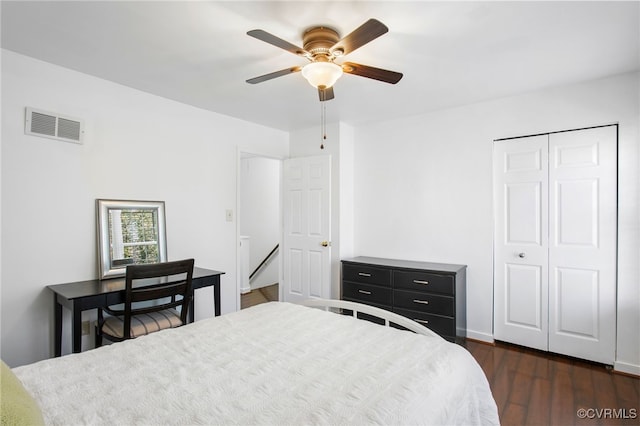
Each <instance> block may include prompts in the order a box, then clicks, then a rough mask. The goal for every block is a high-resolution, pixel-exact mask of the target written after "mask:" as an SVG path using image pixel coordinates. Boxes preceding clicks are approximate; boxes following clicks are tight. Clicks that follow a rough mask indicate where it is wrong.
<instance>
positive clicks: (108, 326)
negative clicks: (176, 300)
mask: <svg viewBox="0 0 640 426" xmlns="http://www.w3.org/2000/svg"><path fill="white" fill-rule="evenodd" d="M181 325H182V321H181V320H180V313H179V312H178V311H176V310H175V309H165V310H163V311H157V312H150V313H148V314H138V315H134V316H132V317H131V338H136V337H140V336H144V335H145V334H149V333H153V332H155V331H160V330H164V329H166V328H175V327H180V326H181ZM102 333H104V334H108V335H110V336H113V337H117V338H119V339H122V338H124V317H122V316H118V317H109V318H107V319H105V321H104V324H103V325H102Z"/></svg>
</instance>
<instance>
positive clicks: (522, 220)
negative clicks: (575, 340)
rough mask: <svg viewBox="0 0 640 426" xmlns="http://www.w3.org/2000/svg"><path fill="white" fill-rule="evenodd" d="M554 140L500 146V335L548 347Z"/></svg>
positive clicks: (497, 288)
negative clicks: (549, 164) (550, 170)
mask: <svg viewBox="0 0 640 426" xmlns="http://www.w3.org/2000/svg"><path fill="white" fill-rule="evenodd" d="M547 147H548V136H547V135H543V136H532V137H528V138H519V139H516V140H509V141H497V142H495V144H494V185H495V190H494V204H495V207H494V210H495V216H496V224H495V242H494V258H495V268H494V273H495V284H494V310H495V313H494V335H495V338H496V339H498V340H504V341H507V342H512V343H516V344H519V345H525V346H529V347H533V348H536V349H542V350H546V349H547V335H548V328H547V326H548V302H547V300H548V293H547V292H548V288H549V287H548V282H547V280H548V276H547V275H548V269H547V265H548V257H547V256H548V252H547V245H548V242H547V239H548V237H547V235H548V232H547V229H548V215H547V209H548V204H547V203H548V201H547V199H548V189H547V188H548V177H547V169H546V164H547V161H548V148H547Z"/></svg>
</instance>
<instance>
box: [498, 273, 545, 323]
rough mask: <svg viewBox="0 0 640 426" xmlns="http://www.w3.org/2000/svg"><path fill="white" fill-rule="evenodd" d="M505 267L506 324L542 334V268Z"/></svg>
mask: <svg viewBox="0 0 640 426" xmlns="http://www.w3.org/2000/svg"><path fill="white" fill-rule="evenodd" d="M505 267H506V268H507V271H506V274H505V276H506V282H505V285H506V290H507V295H506V300H507V303H506V306H505V308H506V312H505V319H506V323H507V324H508V325H511V326H518V327H528V328H531V329H533V330H534V331H539V332H542V331H543V330H542V303H543V301H542V274H541V270H542V266H540V265H538V266H534V265H514V264H506V265H505ZM545 303H546V301H545Z"/></svg>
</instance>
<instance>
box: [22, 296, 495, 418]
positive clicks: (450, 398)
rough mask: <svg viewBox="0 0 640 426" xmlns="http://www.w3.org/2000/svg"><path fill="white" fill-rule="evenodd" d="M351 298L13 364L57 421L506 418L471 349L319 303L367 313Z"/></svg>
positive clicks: (258, 309)
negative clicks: (349, 299)
mask: <svg viewBox="0 0 640 426" xmlns="http://www.w3.org/2000/svg"><path fill="white" fill-rule="evenodd" d="M340 303H347V302H342V301H314V302H311V303H310V304H312V305H314V306H313V307H310V306H301V305H296V304H290V303H284V302H272V303H266V304H262V305H257V306H254V307H252V308H249V309H245V310H242V311H239V312H234V313H230V314H226V315H223V316H220V317H215V318H210V319H206V320H201V321H198V322H195V323H192V324H189V325H186V326H184V327H180V328H177V329H170V330H165V331H162V332H158V333H154V334H151V335H148V336H144V337H141V338H138V339H134V340H129V341H125V342H122V343H117V344H113V345H109V346H104V347H101V348H98V349H95V350H89V351H86V352H83V353H79V354H72V355H67V356H63V357H61V358H53V359H48V360H44V361H40V362H37V363H34V364H31V365H26V366H21V367H17V368H14V369H13V370H12V371H13V373H15V375H16V376H17V377H18V378H19V379H20V381H21V382H22V384H23V385H24V387H25V388H26V390H27V391H28V393H30V394H31V395H32V396H33V398H34V399H35V401H36V402H37V404H38V405H39V407H40V409H41V411H42V415H43V418H44V421H45V423H46V424H54V425H80V424H90V425H100V424H109V425H116V424H119V425H134V424H141V425H169V424H193V425H196V424H206V425H215V424H220V425H251V424H269V425H284V424H286V425H307V424H331V425H341V424H344V425H358V424H384V425H400V424H446V425H450V424H465V425H470V424H489V425H492V424H499V419H498V415H497V409H496V405H495V401H494V400H493V397H492V395H491V391H490V389H489V385H488V383H487V380H486V377H485V375H484V373H483V371H482V369H481V368H480V366H479V365H478V364H477V363H476V362H475V360H474V359H473V357H472V356H471V355H470V354H469V352H467V351H466V350H465V349H464V348H462V347H461V346H459V345H456V344H453V343H449V342H447V341H445V340H444V339H442V338H440V337H438V336H437V335H434V334H432V333H429V332H428V330H427V332H425V333H422V334H416V333H412V332H408V331H404V330H398V329H396V328H393V327H382V326H380V325H377V324H373V323H371V322H369V321H363V320H357V319H355V318H354V317H353V316H347V315H339V314H336V313H335V312H333V311H332V309H328V310H327V309H318V307H321V308H322V307H326V305H332V304H333V305H334V306H333V308H336V307H337V308H338V309H343V308H344V307H345V306H347V307H349V306H351V307H352V308H353V307H354V306H356V308H355V309H354V310H360V309H359V308H360V307H358V306H357V305H356V304H351V305H340V306H336V304H338V305H339V304H340ZM361 307H362V309H363V310H365V311H366V312H368V313H369V314H372V312H373V314H376V313H377V312H375V311H371V310H370V309H371V308H370V307H364V305H361ZM343 312H344V311H343ZM381 312H383V314H382V315H387V316H388V315H390V316H391V317H389V318H391V319H392V320H393V321H394V322H395V320H398V321H399V322H402V321H405V323H404V324H401V325H405V326H407V327H406V328H411V327H417V328H416V330H418V331H420V330H421V329H422V330H426V329H425V328H424V327H422V326H420V325H417V324H416V323H411V324H409V322H410V321H408V320H407V319H404V318H403V317H396V316H394V315H395V314H391V313H388V312H386V311H381ZM389 318H387V322H388V321H389ZM398 318H401V319H398Z"/></svg>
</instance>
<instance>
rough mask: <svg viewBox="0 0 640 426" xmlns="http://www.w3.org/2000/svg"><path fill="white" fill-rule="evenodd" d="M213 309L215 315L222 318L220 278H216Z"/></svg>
mask: <svg viewBox="0 0 640 426" xmlns="http://www.w3.org/2000/svg"><path fill="white" fill-rule="evenodd" d="M213 299H214V300H213V309H214V312H213V313H214V315H215V316H217V317H219V316H220V277H217V278H216V282H215V284H213Z"/></svg>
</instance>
